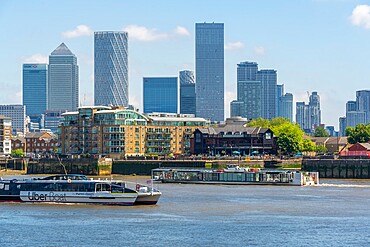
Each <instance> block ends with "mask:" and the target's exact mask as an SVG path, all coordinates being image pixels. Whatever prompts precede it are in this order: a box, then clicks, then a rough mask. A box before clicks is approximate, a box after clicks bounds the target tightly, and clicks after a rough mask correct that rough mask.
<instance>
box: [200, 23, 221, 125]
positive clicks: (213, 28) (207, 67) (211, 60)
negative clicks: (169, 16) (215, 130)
mask: <svg viewBox="0 0 370 247" xmlns="http://www.w3.org/2000/svg"><path fill="white" fill-rule="evenodd" d="M195 74H196V80H195V81H196V86H195V92H196V113H197V114H196V115H197V116H198V117H202V118H206V119H209V120H211V121H224V24H223V23H196V24H195Z"/></svg>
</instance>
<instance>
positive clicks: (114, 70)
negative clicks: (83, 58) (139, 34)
mask: <svg viewBox="0 0 370 247" xmlns="http://www.w3.org/2000/svg"><path fill="white" fill-rule="evenodd" d="M128 85H129V84H128V34H127V32H111V31H107V32H95V33H94V102H95V105H114V106H128V101H129V94H128Z"/></svg>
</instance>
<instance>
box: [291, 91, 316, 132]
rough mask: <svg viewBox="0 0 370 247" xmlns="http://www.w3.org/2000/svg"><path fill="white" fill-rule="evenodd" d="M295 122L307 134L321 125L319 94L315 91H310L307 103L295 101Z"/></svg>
mask: <svg viewBox="0 0 370 247" xmlns="http://www.w3.org/2000/svg"><path fill="white" fill-rule="evenodd" d="M296 122H297V123H298V124H299V125H300V127H301V129H302V130H303V131H304V132H306V133H307V134H313V133H314V131H315V129H316V128H317V127H319V126H320V125H321V108H320V96H319V95H318V94H317V92H312V94H311V95H310V97H309V102H308V105H306V104H305V103H304V102H297V103H296Z"/></svg>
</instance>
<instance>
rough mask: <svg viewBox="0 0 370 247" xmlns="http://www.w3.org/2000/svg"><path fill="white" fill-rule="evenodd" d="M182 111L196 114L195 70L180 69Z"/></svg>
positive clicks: (182, 112)
mask: <svg viewBox="0 0 370 247" xmlns="http://www.w3.org/2000/svg"><path fill="white" fill-rule="evenodd" d="M179 78H180V113H181V114H196V108H195V107H196V103H195V100H196V99H195V82H194V72H193V71H190V70H184V71H180V77H179Z"/></svg>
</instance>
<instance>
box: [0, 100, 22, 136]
mask: <svg viewBox="0 0 370 247" xmlns="http://www.w3.org/2000/svg"><path fill="white" fill-rule="evenodd" d="M0 115H4V116H5V117H9V118H11V122H12V134H13V135H18V134H20V135H24V134H25V133H26V132H27V131H28V128H27V126H28V122H27V118H26V106H24V105H0Z"/></svg>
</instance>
